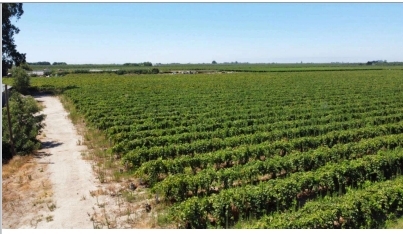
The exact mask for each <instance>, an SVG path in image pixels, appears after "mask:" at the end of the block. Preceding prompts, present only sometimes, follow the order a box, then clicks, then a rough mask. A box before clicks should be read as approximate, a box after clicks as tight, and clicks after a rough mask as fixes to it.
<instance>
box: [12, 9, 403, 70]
mask: <svg viewBox="0 0 403 234" xmlns="http://www.w3.org/2000/svg"><path fill="white" fill-rule="evenodd" d="M23 9H24V14H23V15H22V17H21V19H20V20H18V21H16V20H15V19H13V20H12V22H13V23H14V24H15V25H16V26H17V27H18V28H19V29H20V30H21V31H20V33H19V34H17V35H15V42H16V44H17V50H18V51H20V52H22V53H26V54H27V61H28V62H38V61H49V62H51V63H53V62H67V63H68V64H80V63H104V64H107V63H108V64H109V63H126V62H144V61H150V62H153V63H174V62H178V63H211V61H212V60H216V61H217V62H219V63H221V62H232V61H238V62H251V63H271V62H279V63H284V62H300V61H303V62H336V61H339V62H342V61H343V62H366V61H369V60H380V59H381V60H387V61H390V62H391V61H403V42H402V41H403V27H402V25H403V3H382V4H380V3H342V4H341V3H309V4H308V3H85V4H84V3H24V4H23Z"/></svg>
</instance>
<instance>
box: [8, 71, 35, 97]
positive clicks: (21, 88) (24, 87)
mask: <svg viewBox="0 0 403 234" xmlns="http://www.w3.org/2000/svg"><path fill="white" fill-rule="evenodd" d="M11 74H12V76H13V87H14V89H15V90H17V91H18V92H20V93H22V94H27V93H28V88H29V85H30V78H29V75H28V74H27V72H26V71H25V70H24V69H22V68H21V67H14V68H13V69H12V70H11Z"/></svg>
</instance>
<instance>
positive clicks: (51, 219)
mask: <svg viewBox="0 0 403 234" xmlns="http://www.w3.org/2000/svg"><path fill="white" fill-rule="evenodd" d="M51 221H53V216H52V215H49V216H47V217H46V222H48V223H49V222H51Z"/></svg>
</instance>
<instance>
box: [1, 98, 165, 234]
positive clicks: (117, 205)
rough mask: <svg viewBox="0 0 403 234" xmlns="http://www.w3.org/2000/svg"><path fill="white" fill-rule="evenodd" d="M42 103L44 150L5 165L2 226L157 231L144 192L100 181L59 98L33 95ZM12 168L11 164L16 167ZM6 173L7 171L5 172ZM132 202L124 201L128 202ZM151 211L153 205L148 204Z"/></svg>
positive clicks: (85, 148)
mask: <svg viewBox="0 0 403 234" xmlns="http://www.w3.org/2000/svg"><path fill="white" fill-rule="evenodd" d="M35 99H36V100H37V101H38V102H41V103H42V104H43V105H44V107H45V108H44V109H43V113H44V114H45V115H46V119H45V124H46V126H45V128H44V130H43V133H42V134H41V137H40V140H41V142H42V145H43V147H42V149H41V150H39V151H38V152H37V153H35V155H34V156H33V157H32V156H31V158H30V159H29V160H27V159H24V160H25V161H24V162H20V164H21V165H22V166H21V165H19V166H20V167H17V166H13V165H7V167H9V168H10V167H13V170H10V169H7V170H8V171H9V172H8V174H6V175H5V174H4V171H5V170H4V168H5V167H4V166H3V183H2V188H3V200H2V201H3V215H2V222H3V224H2V227H3V228H29V229H32V228H40V229H42V228H44V229H56V228H57V229H59V228H62V229H75V228H80V229H83V228H155V227H157V226H156V218H155V217H156V216H155V214H156V211H155V212H154V210H152V211H151V212H146V211H145V203H146V201H147V199H148V198H149V197H146V195H147V194H146V192H145V189H142V188H140V187H138V188H137V189H136V191H131V190H130V189H128V184H127V182H126V183H112V182H110V183H100V181H99V179H98V178H97V173H95V172H94V168H95V167H94V166H93V164H94V162H92V161H91V160H84V158H85V157H84V156H85V155H87V154H88V149H87V147H86V146H85V145H82V144H81V143H82V142H83V137H82V136H80V135H78V134H77V130H76V128H75V126H74V125H73V124H72V122H71V120H70V119H69V118H68V113H67V112H66V111H65V110H64V108H63V106H62V104H61V102H60V100H59V99H58V98H57V97H55V96H50V95H44V96H36V97H35ZM14 164H15V163H14ZM7 170H6V171H7ZM128 197H129V198H130V199H131V202H127V198H128ZM148 203H149V204H151V205H152V206H153V207H154V205H155V203H153V201H151V202H148Z"/></svg>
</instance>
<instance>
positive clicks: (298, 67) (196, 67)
mask: <svg viewBox="0 0 403 234" xmlns="http://www.w3.org/2000/svg"><path fill="white" fill-rule="evenodd" d="M30 66H31V68H32V69H33V70H43V69H49V70H53V71H54V72H55V73H57V70H59V69H62V70H63V71H66V72H70V73H75V72H76V73H78V72H79V73H82V72H83V71H89V70H91V69H95V70H102V71H105V70H125V71H128V72H130V71H131V72H133V71H136V70H144V69H145V70H151V69H153V68H157V69H158V70H159V71H160V72H161V73H170V72H172V71H186V70H193V71H198V72H213V71H218V72H222V71H233V72H298V71H344V70H346V71H354V70H359V71H360V70H402V69H403V63H385V64H376V65H371V66H368V65H365V64H357V63H352V64H336V63H335V64H329V63H327V64H317V63H316V64H298V63H294V64H291V63H290V64H165V65H154V66H152V67H144V66H126V65H119V64H77V65H75V64H69V65H30Z"/></svg>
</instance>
